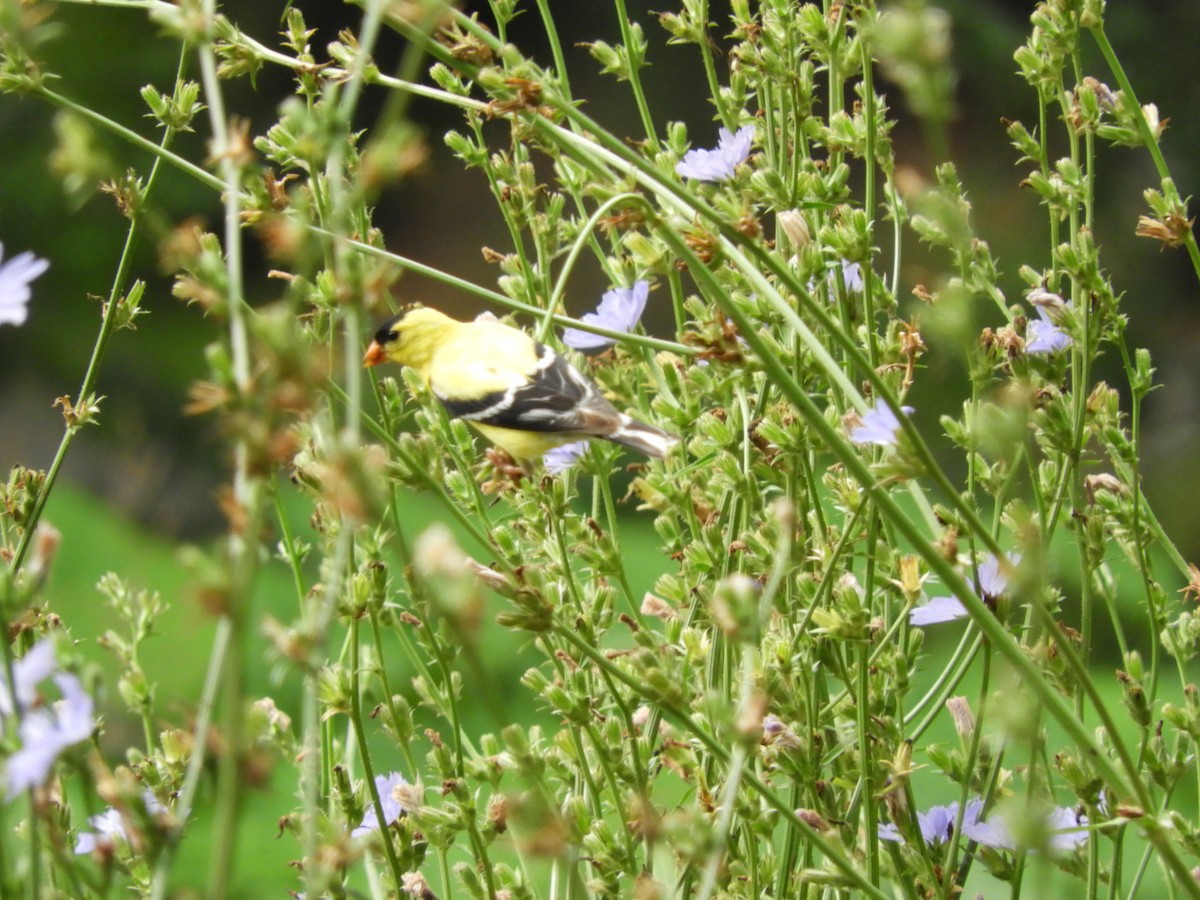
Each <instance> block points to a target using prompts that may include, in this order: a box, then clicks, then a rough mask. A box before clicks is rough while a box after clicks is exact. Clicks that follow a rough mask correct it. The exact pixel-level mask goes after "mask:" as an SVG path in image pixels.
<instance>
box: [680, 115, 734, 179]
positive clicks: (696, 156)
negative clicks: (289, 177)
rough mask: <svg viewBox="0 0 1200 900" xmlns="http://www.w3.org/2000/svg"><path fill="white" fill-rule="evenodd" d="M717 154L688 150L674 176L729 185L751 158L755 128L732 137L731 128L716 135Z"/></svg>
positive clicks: (709, 151)
mask: <svg viewBox="0 0 1200 900" xmlns="http://www.w3.org/2000/svg"><path fill="white" fill-rule="evenodd" d="M717 136H718V140H717V146H716V149H715V150H700V149H697V150H689V151H688V152H687V153H685V154H684V155H683V159H681V160H680V161H679V162H678V163H676V164H675V172H676V173H677V174H678V175H679V176H680V177H681V178H695V179H696V180H697V181H728V180H729V179H730V178H732V177H733V173H734V170H735V169H737V167H738V166H740V165H741V164H742V163H744V162H745V161H746V159H747V158H748V157H749V156H750V144H751V142H752V141H753V140H754V126H753V125H745V126H743V127H742V128H739V129H738V130H737V133H736V134H730V133H729V129H728V128H721V129H720V130H719V131H718V132H717Z"/></svg>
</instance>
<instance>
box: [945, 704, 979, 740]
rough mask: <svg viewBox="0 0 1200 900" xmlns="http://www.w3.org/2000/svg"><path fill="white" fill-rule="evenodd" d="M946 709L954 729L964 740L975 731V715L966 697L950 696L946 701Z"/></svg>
mask: <svg viewBox="0 0 1200 900" xmlns="http://www.w3.org/2000/svg"><path fill="white" fill-rule="evenodd" d="M946 711H947V712H949V713H950V719H951V721H953V722H954V730H955V732H957V734H958V736H959V737H960V738H962V739H963V740H964V741H965V740H969V739H970V737H971V735H973V734H974V733H975V716H974V715H973V714H972V712H971V704H970V703H969V702H968V701H967V698H966V697H951V698H950V699H948V700H947V701H946Z"/></svg>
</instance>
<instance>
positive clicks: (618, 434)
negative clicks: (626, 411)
mask: <svg viewBox="0 0 1200 900" xmlns="http://www.w3.org/2000/svg"><path fill="white" fill-rule="evenodd" d="M604 437H605V438H606V439H607V440H610V441H613V442H614V443H617V444H620V445H622V446H623V447H628V448H629V449H631V450H636V451H638V452H639V453H644V454H646V455H647V456H653V457H654V458H655V459H662V458H663V457H664V456H666V455H667V454H668V453H669V452H670V451H671V448H672V447H674V446H675V445H676V444H678V443H679V437H678V436H677V435H674V434H671V433H670V432H669V431H663V430H662V429H661V428H655V427H654V426H653V425H647V424H646V423H645V422H639V421H638V420H637V419H631V418H630V417H629V416H626V415H622V416H621V424H620V425H619V426H618V427H617V429H616V430H615V431H613V432H612V433H611V434H606V435H604Z"/></svg>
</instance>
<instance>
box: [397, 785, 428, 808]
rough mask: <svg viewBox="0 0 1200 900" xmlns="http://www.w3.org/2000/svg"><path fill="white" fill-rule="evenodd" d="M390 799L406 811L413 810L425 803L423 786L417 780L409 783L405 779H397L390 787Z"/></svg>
mask: <svg viewBox="0 0 1200 900" xmlns="http://www.w3.org/2000/svg"><path fill="white" fill-rule="evenodd" d="M392 799H393V800H395V801H396V802H397V803H399V804H400V805H401V806H403V807H404V809H405V810H406V811H408V812H413V811H415V810H418V809H420V808H421V807H423V806H424V805H425V788H423V787H422V786H421V784H420V783H419V782H418V783H417V784H409V783H408V782H407V781H397V782H396V784H395V785H394V786H393V787H392Z"/></svg>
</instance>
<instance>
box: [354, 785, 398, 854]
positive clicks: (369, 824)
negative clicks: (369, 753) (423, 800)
mask: <svg viewBox="0 0 1200 900" xmlns="http://www.w3.org/2000/svg"><path fill="white" fill-rule="evenodd" d="M407 784H408V782H407V781H405V780H404V776H403V775H401V774H400V773H399V772H392V773H390V774H388V775H376V776H375V790H376V791H377V792H378V793H379V806H380V808H381V810H382V812H383V823H384V824H385V825H391V824H392V823H393V822H395V821H396V820H397V819H398V818H400V814H401V813H402V812H404V806H403V805H402V804H401V803H400V798H399V797H397V796H396V789H397V788H401V787H404V786H405V785H407ZM378 830H379V816H378V814H376V812H375V804H374V803H372V804H370V805H369V806H368V807H367V808H366V810H365V811H364V812H363V818H362V822H361V823H360V824H359V826H358V827H357V828H355V829H354V830H353V831H351V832H350V837H352V838H356V837H362V836H363V835H366V834H370V833H371V832H372V831H378Z"/></svg>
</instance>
